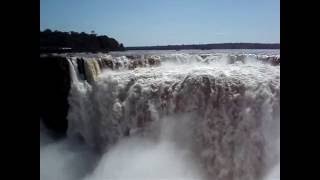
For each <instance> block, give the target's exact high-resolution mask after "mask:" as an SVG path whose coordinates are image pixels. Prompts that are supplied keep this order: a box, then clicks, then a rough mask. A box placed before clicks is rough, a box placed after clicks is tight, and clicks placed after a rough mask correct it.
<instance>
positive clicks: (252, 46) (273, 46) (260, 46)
mask: <svg viewBox="0 0 320 180" xmlns="http://www.w3.org/2000/svg"><path fill="white" fill-rule="evenodd" d="M126 49H127V50H182V49H202V50H207V49H280V44H277V43H275V44H263V43H219V44H191V45H168V46H140V47H127V48H126Z"/></svg>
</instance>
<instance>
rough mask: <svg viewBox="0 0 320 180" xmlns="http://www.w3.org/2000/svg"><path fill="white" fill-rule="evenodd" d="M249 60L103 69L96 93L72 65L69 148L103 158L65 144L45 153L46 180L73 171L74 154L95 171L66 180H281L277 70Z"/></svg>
mask: <svg viewBox="0 0 320 180" xmlns="http://www.w3.org/2000/svg"><path fill="white" fill-rule="evenodd" d="M245 57H246V58H245V61H242V62H240V61H238V62H235V63H231V64H230V61H229V60H228V58H227V56H225V55H224V54H207V55H206V56H205V57H203V56H202V57H201V56H200V55H197V54H182V53H179V54H177V53H175V54H159V55H156V56H154V58H157V59H159V60H160V62H161V65H160V66H155V67H137V68H135V69H134V70H128V69H122V70H110V69H107V70H105V71H103V72H102V73H101V74H99V75H98V76H97V77H95V79H96V80H95V81H94V82H91V84H90V83H87V82H85V81H81V80H79V79H80V78H78V76H80V75H79V73H78V72H77V67H76V65H77V64H76V63H75V61H72V62H73V64H71V61H70V65H71V68H72V69H73V71H72V72H71V73H72V74H71V75H72V77H73V79H74V81H73V85H72V89H71V92H70V96H69V103H70V106H71V107H70V110H69V114H68V120H69V128H68V135H69V138H71V137H79V136H80V137H81V138H83V139H84V141H85V142H86V144H87V145H89V146H91V147H93V148H94V149H97V150H99V151H101V152H106V153H105V154H104V155H103V156H102V157H101V159H100V158H99V159H100V160H99V161H96V160H92V159H95V158H89V159H90V160H87V161H88V162H91V163H86V162H84V161H81V160H80V159H81V156H83V153H87V151H82V150H81V148H76V149H77V150H76V151H75V150H74V149H73V150H70V149H67V152H64V151H62V150H61V148H60V146H64V145H62V144H70V142H69V140H65V141H61V142H59V143H57V144H54V145H52V146H50V147H49V148H48V147H47V146H46V148H47V149H50V150H47V151H42V152H44V153H43V154H45V155H43V156H44V157H46V158H47V160H46V161H44V162H43V164H44V166H43V169H47V171H45V170H42V172H44V173H43V174H44V175H43V177H44V176H45V175H47V174H50V173H49V169H55V170H56V172H59V171H60V172H62V173H59V174H60V175H61V176H63V175H64V173H63V170H65V169H64V168H62V169H59V168H61V166H62V164H64V165H65V166H71V167H74V166H72V164H73V163H74V162H73V161H72V159H71V160H70V158H69V159H68V158H65V156H67V155H68V153H70V154H72V157H74V158H75V159H77V158H78V160H80V161H79V164H94V165H87V166H86V168H82V169H81V168H76V167H75V168H71V172H74V174H75V175H74V176H65V177H61V178H60V179H63V178H64V179H72V178H73V177H76V175H77V174H78V173H77V172H76V171H77V169H78V170H79V169H80V171H79V172H81V173H83V174H81V177H83V178H84V179H86V180H91V179H92V180H96V179H205V178H208V179H215V180H220V179H221V180H227V179H234V180H236V179H239V180H242V179H246V180H250V179H254V180H256V179H262V178H263V179H273V178H276V179H280V177H279V173H280V170H278V169H277V167H279V166H276V165H277V164H279V157H280V146H279V142H280V130H279V122H280V119H279V115H280V107H279V105H280V66H272V65H270V64H266V63H262V62H260V61H257V60H256V59H255V57H256V56H253V55H246V56H245ZM116 60H117V61H127V58H125V57H119V58H116ZM97 64H98V63H97ZM88 69H89V68H88ZM127 135H130V137H127ZM77 146H78V145H77ZM79 146H81V144H80V145H79ZM40 149H41V148H40ZM42 149H44V148H42ZM52 151H53V152H52ZM59 152H60V153H61V152H64V153H63V154H60V155H61V157H60V158H61V159H63V160H62V161H60V162H61V164H57V163H56V166H53V167H52V166H51V164H55V163H51V162H50V157H55V156H57V157H58V156H59V155H57V154H59ZM52 154H53V155H52ZM89 154H90V153H89ZM92 154H95V153H92ZM92 156H93V157H96V156H94V155H92ZM48 159H49V160H48ZM54 159H56V158H54ZM66 159H67V160H66ZM65 160H66V161H65ZM54 162H55V161H54ZM92 162H95V163H96V164H95V163H92ZM47 164H49V165H50V167H49V166H47ZM272 168H275V169H274V170H272ZM72 169H74V170H72ZM92 169H94V170H92ZM50 172H55V171H54V170H53V171H50ZM85 172H86V173H87V174H86V173H85ZM70 174H73V173H69V175H70ZM84 174H86V175H84ZM48 176H51V177H56V176H55V174H51V175H48ZM79 176H80V175H79ZM77 178H78V179H79V177H77ZM41 179H43V178H41ZM45 179H49V178H48V177H47V178H45ZM53 179H55V178H53Z"/></svg>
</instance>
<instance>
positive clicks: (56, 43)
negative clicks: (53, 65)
mask: <svg viewBox="0 0 320 180" xmlns="http://www.w3.org/2000/svg"><path fill="white" fill-rule="evenodd" d="M123 50H125V48H124V46H123V44H121V43H119V42H118V41H117V40H115V39H114V38H111V37H108V36H106V35H97V34H95V32H94V31H91V34H87V33H85V32H81V33H79V32H74V31H71V32H62V31H57V30H56V31H51V30H50V29H46V30H44V31H41V30H40V52H65V51H70V52H109V51H123Z"/></svg>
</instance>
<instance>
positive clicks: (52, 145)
mask: <svg viewBox="0 0 320 180" xmlns="http://www.w3.org/2000/svg"><path fill="white" fill-rule="evenodd" d="M182 117H187V116H181V117H180V119H179V118H177V117H169V118H164V119H162V120H161V121H159V122H156V123H154V124H153V125H152V129H153V130H152V134H136V135H133V136H132V137H128V138H123V139H121V140H120V141H119V142H118V143H117V144H115V145H114V146H112V147H111V148H110V149H108V151H107V152H106V153H104V154H103V155H102V156H100V155H99V154H98V153H97V152H95V151H93V150H92V149H91V148H89V147H88V146H87V145H85V144H83V143H82V142H81V141H79V140H76V139H70V138H65V139H62V140H54V139H53V138H52V137H50V132H48V131H47V130H44V129H42V130H40V131H41V132H40V137H41V139H40V164H41V165H40V172H41V173H40V179H41V180H51V179H52V180H53V179H59V180H76V179H83V180H101V179H103V180H109V179H110V180H111V179H112V180H127V179H139V180H149V179H162V180H164V179H175V180H179V179H184V180H202V179H204V177H203V175H202V174H203V173H202V172H201V170H200V164H199V163H198V162H197V161H196V160H195V159H194V158H193V156H192V152H191V151H190V150H191V148H187V145H188V144H189V143H188V142H186V141H181V140H183V139H184V140H185V138H187V137H188V134H189V132H188V131H185V129H183V128H186V127H187V122H189V121H187V120H188V119H183V118H182ZM173 118H176V119H173ZM183 122H186V123H183ZM177 123H179V129H180V130H177V129H176V127H177V126H176V125H175V124H177ZM179 141H180V142H179ZM189 145H190V144H189Z"/></svg>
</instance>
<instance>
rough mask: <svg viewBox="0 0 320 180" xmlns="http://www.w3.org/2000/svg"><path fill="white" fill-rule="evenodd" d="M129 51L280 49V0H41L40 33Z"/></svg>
mask: <svg viewBox="0 0 320 180" xmlns="http://www.w3.org/2000/svg"><path fill="white" fill-rule="evenodd" d="M47 28H49V29H51V30H59V31H76V32H86V33H90V32H91V31H92V30H93V31H95V32H96V34H98V35H107V36H109V37H113V38H115V39H116V40H117V41H119V42H120V43H123V44H124V46H126V47H129V46H150V45H169V44H171V45H174V44H207V43H229V42H233V43H236V42H251V43H280V0H40V29H41V30H44V29H47Z"/></svg>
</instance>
